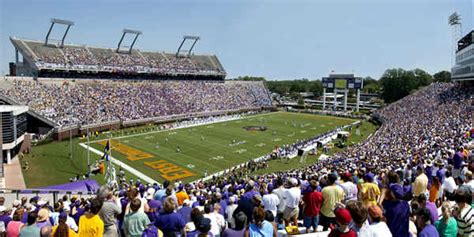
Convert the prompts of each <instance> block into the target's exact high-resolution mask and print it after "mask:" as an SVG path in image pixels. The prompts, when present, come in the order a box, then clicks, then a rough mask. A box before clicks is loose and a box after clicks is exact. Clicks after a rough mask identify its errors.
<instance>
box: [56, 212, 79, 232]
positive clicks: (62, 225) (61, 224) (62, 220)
mask: <svg viewBox="0 0 474 237" xmlns="http://www.w3.org/2000/svg"><path fill="white" fill-rule="evenodd" d="M67 218H68V216H67V213H65V212H61V213H59V216H58V225H55V226H53V228H52V235H53V237H63V236H66V237H76V236H77V233H76V232H74V230H72V229H71V228H69V226H68V225H67V224H66V221H67Z"/></svg>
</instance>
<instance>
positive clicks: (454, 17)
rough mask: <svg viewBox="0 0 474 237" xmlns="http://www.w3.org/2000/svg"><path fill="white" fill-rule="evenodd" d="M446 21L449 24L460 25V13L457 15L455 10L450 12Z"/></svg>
mask: <svg viewBox="0 0 474 237" xmlns="http://www.w3.org/2000/svg"><path fill="white" fill-rule="evenodd" d="M448 23H449V25H451V26H453V25H460V24H461V15H459V14H458V13H457V12H454V13H453V14H451V15H450V16H449V18H448Z"/></svg>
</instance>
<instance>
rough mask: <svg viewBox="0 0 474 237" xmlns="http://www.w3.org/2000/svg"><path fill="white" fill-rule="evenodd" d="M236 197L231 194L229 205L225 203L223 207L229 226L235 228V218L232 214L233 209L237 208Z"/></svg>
mask: <svg viewBox="0 0 474 237" xmlns="http://www.w3.org/2000/svg"><path fill="white" fill-rule="evenodd" d="M236 202H237V197H236V196H235V195H234V196H231V197H230V198H229V205H227V207H226V209H225V214H226V215H227V222H229V226H230V228H235V220H234V217H233V216H232V215H233V214H234V211H235V209H236V208H237V204H235V203H236Z"/></svg>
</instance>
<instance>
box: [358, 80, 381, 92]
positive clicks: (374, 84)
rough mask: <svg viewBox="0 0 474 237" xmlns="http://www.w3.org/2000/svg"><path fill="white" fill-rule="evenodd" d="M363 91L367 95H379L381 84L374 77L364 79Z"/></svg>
mask: <svg viewBox="0 0 474 237" xmlns="http://www.w3.org/2000/svg"><path fill="white" fill-rule="evenodd" d="M362 91H363V92H365V93H379V92H380V82H379V81H377V80H375V79H374V78H372V77H364V88H363V89H362Z"/></svg>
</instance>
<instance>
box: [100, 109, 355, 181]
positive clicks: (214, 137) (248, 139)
mask: <svg viewBox="0 0 474 237" xmlns="http://www.w3.org/2000/svg"><path fill="white" fill-rule="evenodd" d="M354 121H355V120H351V119H345V118H336V117H330V116H320V115H310V114H297V113H286V112H276V113H270V114H261V115H255V116H249V117H247V118H243V119H239V120H234V121H227V122H219V123H213V124H208V125H201V126H196V127H189V128H182V129H175V130H168V131H158V132H145V133H143V134H132V135H126V134H127V133H121V132H116V133H113V135H114V136H113V138H112V140H111V144H112V147H113V148H112V152H111V154H112V157H114V158H116V159H118V160H120V161H122V162H123V163H125V164H127V165H129V166H131V167H133V168H135V169H137V170H138V171H140V172H142V173H143V174H145V175H147V176H148V177H150V178H152V179H154V180H157V181H159V182H162V181H163V180H164V179H169V180H175V179H179V180H183V181H193V180H197V179H200V178H202V177H204V175H205V174H206V173H207V174H208V175H210V174H212V173H215V172H218V171H222V170H224V169H227V168H231V167H233V166H236V165H238V164H241V163H244V162H246V161H249V160H251V159H254V158H257V157H260V156H262V155H265V154H268V153H269V152H271V151H272V150H273V149H275V147H277V146H281V145H284V144H290V143H293V142H295V141H297V140H298V139H304V138H309V137H313V136H315V135H317V134H320V133H323V132H326V131H329V130H333V129H335V128H336V127H340V126H343V125H347V124H350V123H352V122H354ZM248 126H250V127H251V126H257V127H260V126H263V127H265V128H266V130H265V131H255V130H248V129H246V128H245V127H248ZM124 134H125V135H124ZM110 135H112V134H110ZM122 135H124V136H122ZM106 141H107V139H102V140H97V141H93V142H91V147H93V148H95V149H97V150H99V151H102V150H103V149H104V145H105V143H106ZM178 150H180V151H178Z"/></svg>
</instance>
